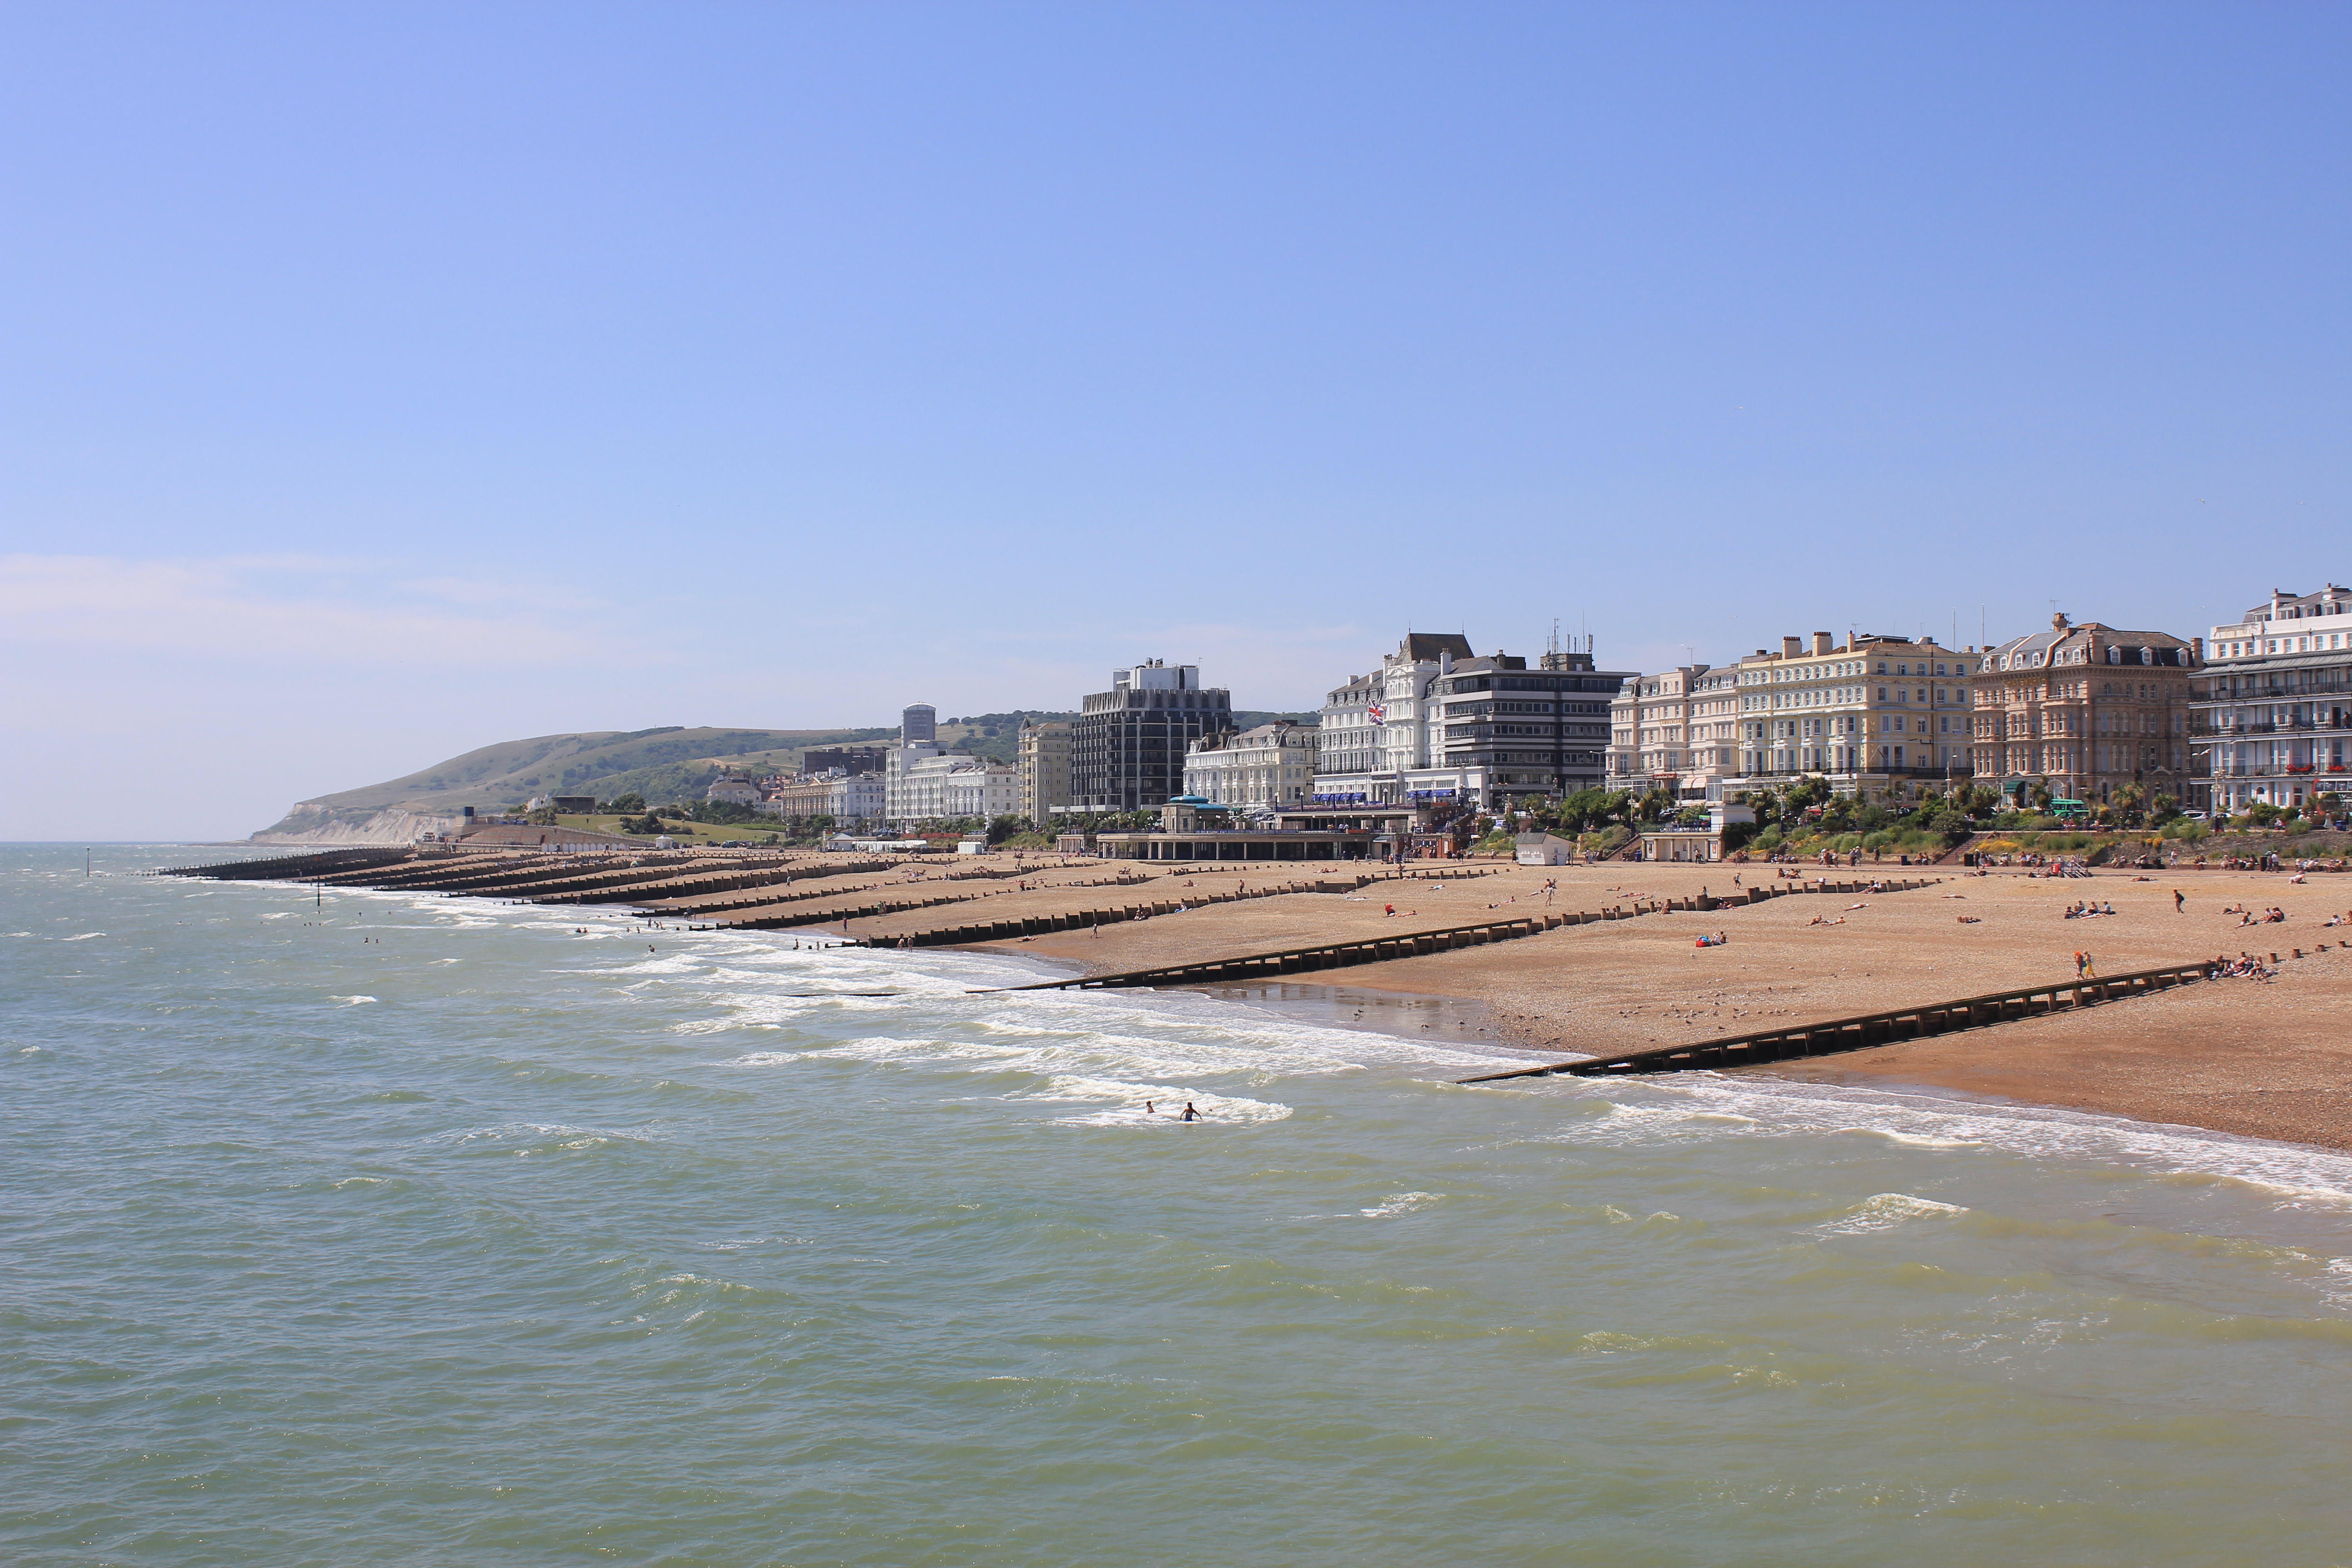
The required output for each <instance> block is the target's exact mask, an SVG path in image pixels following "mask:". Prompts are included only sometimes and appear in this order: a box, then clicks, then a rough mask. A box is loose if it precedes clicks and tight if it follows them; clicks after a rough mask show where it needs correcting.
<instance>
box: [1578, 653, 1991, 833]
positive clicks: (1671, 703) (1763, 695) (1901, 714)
mask: <svg viewBox="0 0 2352 1568" xmlns="http://www.w3.org/2000/svg"><path fill="white" fill-rule="evenodd" d="M1975 663H1976V650H1975V649H1973V648H1970V649H1969V650H1967V651H1966V652H1961V651H1958V650H1955V649H1951V648H1947V647H1939V646H1938V645H1937V642H1936V640H1935V639H1934V638H1933V637H1921V638H1918V639H1916V640H1914V639H1911V638H1906V637H1880V636H1875V635H1860V636H1853V637H1849V638H1848V639H1847V640H1846V641H1845V642H1844V643H1842V644H1841V643H1838V642H1836V641H1835V640H1834V639H1832V637H1831V635H1830V634H1829V633H1827V632H1815V633H1813V635H1812V637H1811V639H1810V641H1809V640H1808V639H1806V638H1803V637H1782V638H1781V639H1780V652H1778V653H1774V652H1771V651H1770V650H1769V649H1766V648H1759V649H1757V650H1756V652H1755V654H1754V655H1753V656H1751V657H1749V658H1743V659H1741V660H1740V661H1739V663H1738V665H1737V666H1736V667H1733V668H1728V669H1723V668H1716V667H1714V666H1710V665H1704V664H1695V665H1685V666H1683V667H1682V668H1679V669H1675V670H1672V671H1667V672H1664V673H1662V674H1659V675H1654V676H1641V677H1636V678H1635V679H1633V682H1632V683H1631V684H1629V686H1628V687H1627V689H1626V690H1625V692H1624V694H1623V695H1622V696H1621V697H1620V698H1619V699H1618V700H1617V701H1616V702H1615V703H1614V704H1612V709H1611V742H1612V743H1611V748H1610V759H1609V761H1610V772H1609V784H1610V787H1611V788H1612V789H1630V790H1643V789H1650V788H1663V789H1666V790H1670V791H1672V792H1673V793H1675V795H1678V796H1679V797H1681V798H1682V799H1685V800H1690V801H1698V800H1715V801H1719V800H1723V799H1726V798H1727V796H1728V795H1734V794H1737V793H1738V792H1739V791H1742V790H1755V789H1763V788H1768V787H1774V786H1779V785H1782V784H1792V783H1794V782H1796V781H1797V780H1798V779H1801V778H1804V777H1807V776H1811V775H1820V776H1822V777H1823V778H1826V779H1827V780H1828V781H1829V784H1830V785H1831V787H1832V788H1833V789H1835V790H1836V791H1837V792H1838V793H1839V794H1841V795H1863V796H1864V797H1866V798H1869V799H1874V800H1876V799H1911V798H1916V796H1917V795H1919V794H1920V793H1922V791H1924V790H1925V789H1927V788H1929V787H1935V788H1939V789H1940V788H1943V787H1946V786H1947V785H1948V784H1954V783H1958V782H1959V781H1961V780H1965V779H1966V778H1967V777H1968V775H1969V771H1970V768H1971V756H1970V747H1969V713H1970V707H1971V701H1970V694H1969V675H1970V671H1971V668H1972V667H1973V666H1974V665H1975Z"/></svg>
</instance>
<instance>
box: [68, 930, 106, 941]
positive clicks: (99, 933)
mask: <svg viewBox="0 0 2352 1568" xmlns="http://www.w3.org/2000/svg"><path fill="white" fill-rule="evenodd" d="M105 934H106V933H105V932H104V931H84V932H82V933H81V934H80V935H79V936H69V937H66V938H64V939H63V940H65V941H67V942H88V941H89V939H90V938H92V937H94V936H104V935H105Z"/></svg>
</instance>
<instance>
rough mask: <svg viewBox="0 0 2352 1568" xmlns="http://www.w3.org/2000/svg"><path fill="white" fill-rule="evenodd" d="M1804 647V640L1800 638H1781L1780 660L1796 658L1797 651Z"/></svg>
mask: <svg viewBox="0 0 2352 1568" xmlns="http://www.w3.org/2000/svg"><path fill="white" fill-rule="evenodd" d="M1804 646H1805V639H1804V638H1802V637H1782V638H1781V639H1780V657H1781V658H1796V657H1797V654H1798V652H1799V650H1800V649H1801V648H1802V647H1804Z"/></svg>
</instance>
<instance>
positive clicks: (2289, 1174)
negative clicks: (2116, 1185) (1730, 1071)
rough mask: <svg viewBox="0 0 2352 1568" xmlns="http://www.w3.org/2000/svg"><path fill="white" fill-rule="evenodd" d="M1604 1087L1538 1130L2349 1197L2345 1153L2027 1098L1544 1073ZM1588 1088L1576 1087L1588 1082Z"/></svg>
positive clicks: (2350, 1168)
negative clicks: (1823, 1147) (1849, 1149)
mask: <svg viewBox="0 0 2352 1568" xmlns="http://www.w3.org/2000/svg"><path fill="white" fill-rule="evenodd" d="M1545 1081H1546V1082H1547V1083H1548V1084H1554V1085H1558V1086H1560V1087H1562V1088H1565V1087H1566V1086H1568V1085H1570V1084H1574V1085H1578V1086H1580V1087H1582V1088H1583V1089H1584V1092H1583V1093H1582V1094H1578V1095H1575V1097H1574V1098H1575V1101H1576V1102H1577V1103H1580V1104H1581V1103H1589V1102H1590V1100H1591V1098H1593V1097H1595V1096H1599V1097H1604V1098H1606V1099H1607V1100H1609V1102H1610V1104H1611V1108H1612V1114H1611V1115H1608V1116H1605V1117H1600V1118H1594V1117H1591V1115H1590V1114H1589V1113H1584V1114H1580V1115H1578V1117H1577V1118H1576V1119H1575V1120H1574V1121H1572V1122H1570V1123H1568V1124H1565V1125H1563V1126H1562V1127H1561V1128H1560V1129H1559V1130H1558V1131H1555V1132H1553V1133H1551V1134H1549V1136H1550V1137H1551V1138H1553V1139H1555V1140H1558V1141H1561V1142H1596V1143H1605V1144H1611V1145H1618V1146H1625V1145H1632V1144H1635V1143H1643V1142H1650V1141H1652V1140H1654V1139H1658V1138H1661V1137H1675V1136H1681V1137H1687V1138H1693V1139H1706V1138H1723V1137H1727V1136H1738V1137H1742V1138H1754V1137H1759V1136H1764V1137H1792V1136H1808V1137H1811V1136H1818V1135H1822V1134H1825V1133H1826V1134H1852V1135H1867V1136H1871V1137H1874V1138H1875V1139H1877V1140H1879V1141H1882V1142H1886V1143H1889V1144H1893V1145H1895V1146H1896V1147H1899V1148H1904V1149H1914V1150H1921V1151H1926V1152H1932V1153H1937V1154H1961V1153H1971V1152H1989V1153H1995V1154H2007V1155H2021V1156H2027V1157H2032V1158H2056V1159H2071V1160H2083V1161H2091V1162H2096V1163H2103V1164H2126V1165H2130V1166H2134V1167H2137V1168H2141V1169H2153V1170H2155V1171H2157V1172H2173V1173H2180V1174H2182V1175H2183V1176H2188V1175H2192V1174H2193V1175H2195V1176H2197V1177H2199V1178H2200V1179H2212V1180H2221V1181H2229V1182H2234V1183H2238V1184H2242V1185H2246V1186H2251V1187H2255V1188H2259V1189H2262V1190H2263V1191H2266V1192H2269V1193H2273V1194H2277V1195H2278V1196H2280V1197H2282V1198H2286V1199H2290V1200H2294V1201H2297V1202H2306V1201H2307V1202H2316V1203H2324V1204H2326V1205H2330V1206H2334V1205H2346V1204H2352V1156H2346V1155H2342V1154H2336V1153H2333V1152H2327V1151H2325V1150H2318V1149H2307V1148H2305V1147H2302V1146H2301V1145H2297V1144H2291V1143H2272V1142H2263V1141H2262V1140H2259V1139H2251V1138H2240V1137H2234V1136H2232V1135H2230V1134H2227V1133H2219V1132H2203V1131H2198V1130H2196V1129H2192V1128H2185V1127H2165V1126H2158V1125H2155V1124H2152V1123H2148V1122H2141V1121H2125V1120H2124V1119H2122V1118H2120V1117H2111V1116H2097V1115H2093V1114H2089V1113H2086V1112H2082V1111H2073V1110H2054V1109H2045V1108H2042V1107H2038V1106H2025V1105H2017V1106H2007V1105H2005V1106H2000V1107H1998V1108H1995V1107H1991V1106H1985V1105H1978V1104H1974V1103H1971V1102H1969V1101H1964V1100H1952V1099H1947V1098H1944V1097H1942V1096H1938V1095H1932V1094H1923V1093H1918V1092H1904V1091H1898V1090H1889V1089H1867V1088H1862V1087H1857V1086H1853V1085H1844V1084H1840V1085H1826V1084H1810V1083H1802V1082H1797V1081H1790V1080H1777V1079H1730V1078H1724V1077H1719V1076H1717V1075H1716V1074H1713V1073H1685V1074H1677V1075H1676V1076H1675V1078H1673V1079H1670V1080H1666V1079H1647V1080H1644V1081H1642V1082H1638V1083H1636V1082H1624V1081H1614V1082H1606V1083H1601V1082H1593V1081H1591V1080H1585V1079H1551V1080H1545ZM1588 1085H1589V1087H1586V1086H1588ZM1571 1092H1572V1091H1571ZM1696 1107H1704V1108H1705V1109H1706V1110H1709V1111H1713V1112H1717V1113H1724V1112H1729V1113H1732V1114H1737V1115H1741V1116H1748V1117H1750V1118H1752V1120H1753V1121H1754V1123H1755V1124H1754V1125H1743V1126H1738V1127H1733V1126H1727V1125H1724V1124H1720V1123H1716V1122H1712V1121H1702V1120H1701V1119H1700V1118H1699V1117H1697V1116H1696V1115H1694V1114H1692V1111H1693V1110H1694V1109H1695V1108H1696Z"/></svg>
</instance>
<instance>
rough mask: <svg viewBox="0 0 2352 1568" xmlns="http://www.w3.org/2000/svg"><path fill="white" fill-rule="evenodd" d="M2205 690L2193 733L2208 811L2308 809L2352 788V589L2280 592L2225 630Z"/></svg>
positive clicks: (2195, 708) (2216, 639)
mask: <svg viewBox="0 0 2352 1568" xmlns="http://www.w3.org/2000/svg"><path fill="white" fill-rule="evenodd" d="M2200 688H2201V689H2192V691H2193V693H2194V694H2193V695H2192V696H2191V698H2190V700H2189V715H2190V720H2189V742H2190V747H2191V755H2192V765H2193V764H2194V763H2195V762H2201V763H2203V764H2204V765H2203V767H2202V768H2201V769H2200V770H2198V771H2200V772H2201V773H2203V774H2204V782H2205V784H2206V785H2207V787H2208V789H2209V790H2210V796H2209V798H2208V800H2206V801H2202V802H2199V803H2198V804H2200V805H2205V806H2207V807H2208V808H2209V809H2210V810H2213V811H2243V810H2244V809H2245V808H2246V807H2247V806H2249V805H2252V804H2253V803H2254V802H2256V801H2266V802H2268V803H2269V804H2270V805H2282V806H2283V805H2305V804H2308V803H2309V802H2310V801H2311V800H2312V799H2313V797H2315V796H2316V795H2321V794H2325V793H2326V792H2329V791H2334V792H2336V793H2339V794H2341V793H2343V792H2344V791H2345V789H2346V787H2347V784H2352V772H2347V769H2352V591H2347V590H2346V589H2343V588H2339V587H2337V586H2336V584H2333V583H2331V584H2327V586H2326V587H2325V588H2322V589H2321V590H2320V591H2319V592H2318V593H2316V594H2284V593H2273V595H2271V596H2270V600H2269V602H2268V603H2266V604H2261V605H2255V606H2254V607H2253V608H2252V609H2251V610H2248V611H2247V612H2246V613H2245V615H2244V616H2242V618H2241V619H2239V620H2238V621H2237V622H2235V623H2234V624H2232V625H2230V626H2215V627H2214V628H2213V633H2212V636H2211V637H2208V638H2207V639H2206V643H2205V669H2204V679H2203V680H2202V681H2201V682H2200ZM2200 751H2201V752H2203V753H2204V754H2203V756H2202V757H2201V758H2199V757H2197V756H2196V753H2197V752H2200Z"/></svg>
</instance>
